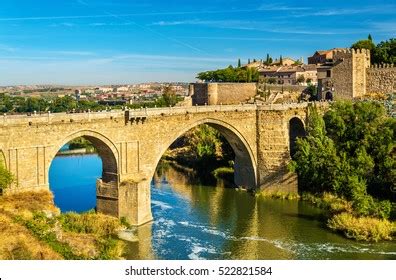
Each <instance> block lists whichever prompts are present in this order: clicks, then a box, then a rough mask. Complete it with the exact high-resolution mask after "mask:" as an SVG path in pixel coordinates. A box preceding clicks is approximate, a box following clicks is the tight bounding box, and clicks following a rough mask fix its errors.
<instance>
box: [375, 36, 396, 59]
mask: <svg viewBox="0 0 396 280" xmlns="http://www.w3.org/2000/svg"><path fill="white" fill-rule="evenodd" d="M371 62H372V63H375V64H383V63H387V64H391V63H393V64H396V38H392V39H389V40H387V41H383V42H381V43H379V44H378V45H377V46H376V48H375V49H374V51H373V52H372V59H371Z"/></svg>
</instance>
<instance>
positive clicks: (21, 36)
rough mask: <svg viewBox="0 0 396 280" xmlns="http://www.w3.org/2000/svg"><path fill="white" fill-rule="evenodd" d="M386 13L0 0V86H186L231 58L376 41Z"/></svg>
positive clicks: (315, 5) (299, 53)
mask: <svg viewBox="0 0 396 280" xmlns="http://www.w3.org/2000/svg"><path fill="white" fill-rule="evenodd" d="M395 14H396V2H395V1H394V0H393V1H382V0H377V1H372V0H370V1H367V0H360V1H354V0H352V1H345V0H343V1H340V0H333V1H319V0H316V1H308V0H298V1H290V0H283V1H282V0H280V1H277V0H272V1H267V0H265V1H264V0H261V1H259V0H245V1H240V0H200V1H187V0H149V1H136V0H56V1H54V0H1V1H0V85H3V86H4V85H21V84H24V85H30V84H58V85H99V84H127V83H140V82H150V81H161V82H166V81H169V82H172V81H181V82H191V81H194V80H195V77H196V74H197V73H198V72H201V71H206V70H211V69H218V68H223V67H226V66H228V65H230V64H232V65H234V66H235V65H236V64H237V61H238V58H240V59H241V61H242V63H246V62H247V59H248V58H251V59H253V58H256V59H264V58H265V57H266V55H267V53H269V54H270V55H271V56H272V57H274V58H277V57H279V56H280V55H282V56H283V57H292V58H300V57H303V58H304V59H305V60H306V58H307V57H308V56H310V55H312V54H313V53H314V52H315V51H316V50H321V49H330V48H334V47H349V46H350V45H351V44H352V43H353V42H355V41H356V40H359V39H365V38H367V36H368V34H369V33H370V34H371V35H372V37H373V39H374V41H375V42H377V43H378V42H380V41H383V40H387V39H389V38H393V37H396V16H395Z"/></svg>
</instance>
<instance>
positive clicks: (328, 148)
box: [290, 102, 396, 218]
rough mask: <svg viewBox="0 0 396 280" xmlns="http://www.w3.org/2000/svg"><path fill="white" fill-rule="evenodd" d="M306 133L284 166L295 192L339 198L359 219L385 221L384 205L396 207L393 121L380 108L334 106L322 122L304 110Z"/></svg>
mask: <svg viewBox="0 0 396 280" xmlns="http://www.w3.org/2000/svg"><path fill="white" fill-rule="evenodd" d="M307 132H308V136H307V137H306V138H300V139H297V142H296V146H297V152H296V154H295V156H294V160H293V163H292V164H291V165H290V167H291V169H292V170H295V171H296V172H297V174H298V176H299V183H301V187H302V188H304V187H305V188H306V190H308V191H311V192H324V191H326V192H332V193H334V194H336V195H338V196H340V197H343V198H345V199H347V200H349V201H351V202H352V206H353V208H354V210H355V211H356V213H358V214H360V215H369V216H375V217H379V218H387V217H389V214H390V211H391V204H390V202H389V200H393V201H396V195H395V194H394V193H392V192H391V189H392V188H395V187H396V173H395V170H396V155H395V149H396V140H395V139H396V120H395V119H392V118H390V117H387V116H386V113H385V110H384V108H383V106H382V105H380V104H379V103H375V102H356V103H352V102H336V103H334V104H332V106H331V108H330V110H329V111H327V112H326V113H325V115H324V117H321V116H319V115H318V114H317V113H316V112H315V111H312V112H311V110H310V111H309V120H308V125H307ZM300 180H301V181H300Z"/></svg>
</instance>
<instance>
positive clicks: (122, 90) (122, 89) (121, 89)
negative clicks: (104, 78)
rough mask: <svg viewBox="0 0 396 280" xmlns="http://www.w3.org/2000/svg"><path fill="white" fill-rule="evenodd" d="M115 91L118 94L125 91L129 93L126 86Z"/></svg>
mask: <svg viewBox="0 0 396 280" xmlns="http://www.w3.org/2000/svg"><path fill="white" fill-rule="evenodd" d="M117 91H118V92H126V91H129V87H128V86H124V87H118V88H117Z"/></svg>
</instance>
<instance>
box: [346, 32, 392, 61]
mask: <svg viewBox="0 0 396 280" xmlns="http://www.w3.org/2000/svg"><path fill="white" fill-rule="evenodd" d="M351 47H352V48H354V49H368V50H370V53H371V63H372V64H384V63H385V64H392V63H394V64H396V38H391V39H389V40H387V41H383V42H381V43H379V44H377V45H375V44H374V42H373V39H372V37H371V35H369V37H368V39H367V40H360V41H357V42H356V43H354V44H353V45H352V46H351Z"/></svg>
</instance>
